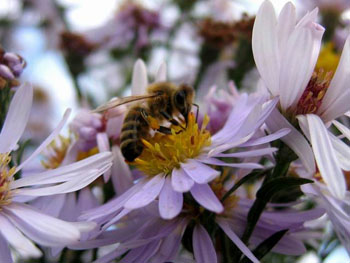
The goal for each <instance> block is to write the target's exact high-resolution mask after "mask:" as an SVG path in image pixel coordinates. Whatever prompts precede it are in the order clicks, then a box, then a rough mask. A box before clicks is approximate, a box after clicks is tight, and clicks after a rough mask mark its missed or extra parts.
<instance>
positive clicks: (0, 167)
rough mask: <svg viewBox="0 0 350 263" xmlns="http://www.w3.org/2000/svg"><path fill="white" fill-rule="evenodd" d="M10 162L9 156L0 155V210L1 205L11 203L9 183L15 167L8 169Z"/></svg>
mask: <svg viewBox="0 0 350 263" xmlns="http://www.w3.org/2000/svg"><path fill="white" fill-rule="evenodd" d="M10 161H11V157H10V156H9V154H0V210H1V207H2V206H3V205H8V204H9V203H10V202H11V192H10V183H11V181H12V178H13V177H12V176H13V174H14V173H15V170H16V167H12V168H11V169H8V164H9V163H10Z"/></svg>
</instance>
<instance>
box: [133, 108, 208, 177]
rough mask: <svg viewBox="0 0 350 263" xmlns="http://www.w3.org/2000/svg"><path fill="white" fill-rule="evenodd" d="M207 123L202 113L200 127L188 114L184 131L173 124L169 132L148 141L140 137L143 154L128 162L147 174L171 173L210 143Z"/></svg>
mask: <svg viewBox="0 0 350 263" xmlns="http://www.w3.org/2000/svg"><path fill="white" fill-rule="evenodd" d="M208 123H209V117H208V116H205V117H204V120H203V123H202V127H201V128H200V129H199V127H198V124H197V122H196V119H195V116H194V114H192V113H191V114H190V115H189V117H188V123H187V127H186V128H185V129H184V130H182V129H180V128H179V127H177V126H172V128H171V132H172V134H169V135H168V134H162V133H156V134H155V135H154V136H153V137H151V138H150V139H148V140H147V141H146V140H144V139H143V140H142V142H143V144H144V149H143V151H142V154H141V155H140V156H139V157H138V158H136V159H135V161H134V162H132V163H130V164H132V165H135V166H136V167H137V168H138V169H139V170H140V171H142V172H144V173H145V174H146V175H149V176H155V175H158V174H160V173H164V174H170V173H171V171H172V170H173V169H174V168H179V167H180V164H181V163H184V162H186V160H187V159H192V158H195V157H196V156H198V155H199V154H201V152H202V150H203V148H204V147H207V146H209V145H210V144H211V136H210V133H209V131H207V130H206V126H207V125H208Z"/></svg>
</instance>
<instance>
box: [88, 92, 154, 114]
mask: <svg viewBox="0 0 350 263" xmlns="http://www.w3.org/2000/svg"><path fill="white" fill-rule="evenodd" d="M158 96H159V95H154V94H152V95H140V96H128V97H123V98H118V99H114V100H110V101H108V102H107V103H105V104H103V105H101V106H99V107H97V108H96V109H94V110H93V111H92V112H93V113H98V112H103V111H106V110H109V109H112V108H115V107H118V106H120V105H123V104H127V103H131V102H134V101H138V100H145V99H149V98H154V97H158Z"/></svg>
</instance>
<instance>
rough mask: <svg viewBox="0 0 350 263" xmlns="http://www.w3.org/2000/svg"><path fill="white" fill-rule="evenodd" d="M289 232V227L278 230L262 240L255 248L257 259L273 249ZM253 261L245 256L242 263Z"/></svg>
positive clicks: (254, 252)
mask: <svg viewBox="0 0 350 263" xmlns="http://www.w3.org/2000/svg"><path fill="white" fill-rule="evenodd" d="M287 232H288V229H284V230H281V231H278V232H276V233H274V234H273V235H271V236H270V237H269V238H267V239H265V240H264V241H263V242H261V243H260V244H259V245H258V246H257V247H256V248H255V249H254V250H253V254H254V255H255V256H256V258H257V259H262V258H263V257H264V256H265V255H266V254H267V253H268V252H270V250H271V249H273V247H274V246H275V245H276V244H277V243H278V242H279V241H280V240H281V239H282V237H283V236H284V235H285V234H286V233H287ZM249 262H251V261H250V259H249V258H247V257H244V258H243V259H242V260H241V261H240V263H249Z"/></svg>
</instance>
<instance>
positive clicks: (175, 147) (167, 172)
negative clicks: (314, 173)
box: [82, 61, 289, 228]
mask: <svg viewBox="0 0 350 263" xmlns="http://www.w3.org/2000/svg"><path fill="white" fill-rule="evenodd" d="M160 71H161V72H164V71H163V70H160ZM161 75H162V74H161ZM162 76H163V75H162ZM164 78H165V77H164V76H163V77H162V78H160V79H162V80H164ZM158 79H159V78H158ZM147 83H148V81H147V75H146V68H145V65H144V64H143V62H141V61H138V62H137V63H136V65H135V71H134V81H133V84H134V85H133V87H134V90H133V94H140V93H141V94H142V93H144V92H145V89H146V87H147ZM135 88H138V89H140V88H141V90H136V91H135ZM142 90H143V92H142ZM276 102H277V100H276V99H274V100H271V101H268V102H266V103H263V102H262V101H261V99H260V98H259V97H255V96H248V95H247V94H242V95H241V97H240V100H239V101H238V103H237V104H236V105H235V107H234V108H233V110H232V111H231V112H230V114H229V116H228V118H227V121H226V123H225V125H224V126H223V128H222V129H221V130H220V131H218V132H217V133H216V134H215V135H213V136H211V134H210V133H209V132H208V131H207V130H206V125H207V124H208V122H209V119H208V118H204V121H203V124H202V127H199V126H198V124H197V122H196V119H195V116H194V114H193V113H191V114H190V115H189V118H188V123H187V127H186V128H185V129H184V130H182V131H181V132H180V133H177V132H176V130H174V129H173V132H172V134H170V135H164V134H160V133H156V134H155V135H154V136H153V137H151V138H150V139H148V141H146V140H143V144H144V150H143V152H142V154H141V155H140V156H139V157H138V158H136V159H135V161H134V162H133V163H132V164H133V165H135V166H136V168H137V169H138V170H140V171H142V172H143V173H144V175H145V176H144V177H143V178H141V179H140V180H139V181H137V182H136V184H135V185H134V186H133V187H131V188H130V189H129V190H128V191H126V192H125V193H124V194H122V195H121V196H119V197H118V198H116V199H114V200H112V201H110V202H109V203H107V204H105V205H103V206H101V207H99V208H97V209H95V210H91V211H88V212H86V213H85V214H84V215H83V216H82V218H84V219H88V220H95V221H97V222H99V223H101V224H104V228H107V227H108V226H110V225H112V224H113V223H115V222H116V221H118V220H119V219H120V218H122V217H123V216H125V215H126V214H128V213H129V212H130V211H132V210H135V209H138V208H141V207H145V206H146V205H148V204H150V203H151V202H152V201H154V200H155V199H156V198H158V199H159V213H160V215H161V217H162V218H164V219H172V218H174V217H176V216H177V215H178V214H179V213H180V211H181V209H182V207H183V194H184V193H186V192H190V193H191V195H192V196H193V198H194V199H195V200H196V201H197V202H198V203H199V204H200V205H202V206H203V207H204V208H206V209H208V210H209V211H212V212H215V213H221V212H222V211H223V206H222V204H221V203H220V201H219V200H218V199H217V197H216V196H215V194H214V193H213V191H212V190H211V188H210V187H209V185H208V183H209V182H211V181H212V180H214V179H215V178H216V177H218V176H219V175H220V172H219V171H217V170H215V169H214V168H212V167H211V165H215V166H223V167H225V166H227V167H233V168H244V169H258V168H262V166H261V165H260V164H258V163H256V162H254V163H251V162H246V163H245V162H232V161H231V162H224V161H222V160H220V159H219V158H221V157H227V158H244V157H248V156H264V155H269V154H271V153H272V152H274V151H275V149H274V148H270V147H265V148H262V149H259V150H250V149H249V148H248V149H247V148H246V147H251V146H256V145H263V144H266V143H268V142H270V141H272V140H275V139H277V138H280V137H281V136H284V135H285V134H287V133H288V132H289V130H288V129H282V130H279V131H277V132H276V133H273V134H270V135H268V136H265V135H263V136H261V137H254V135H255V134H256V132H257V131H258V130H259V129H260V127H261V125H262V124H263V123H264V121H265V120H266V118H267V117H268V116H269V114H270V113H271V111H272V110H273V109H274V108H275V106H276ZM239 148H241V149H242V150H241V151H239V152H235V153H227V154H226V153H223V152H225V151H227V150H229V149H239Z"/></svg>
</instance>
